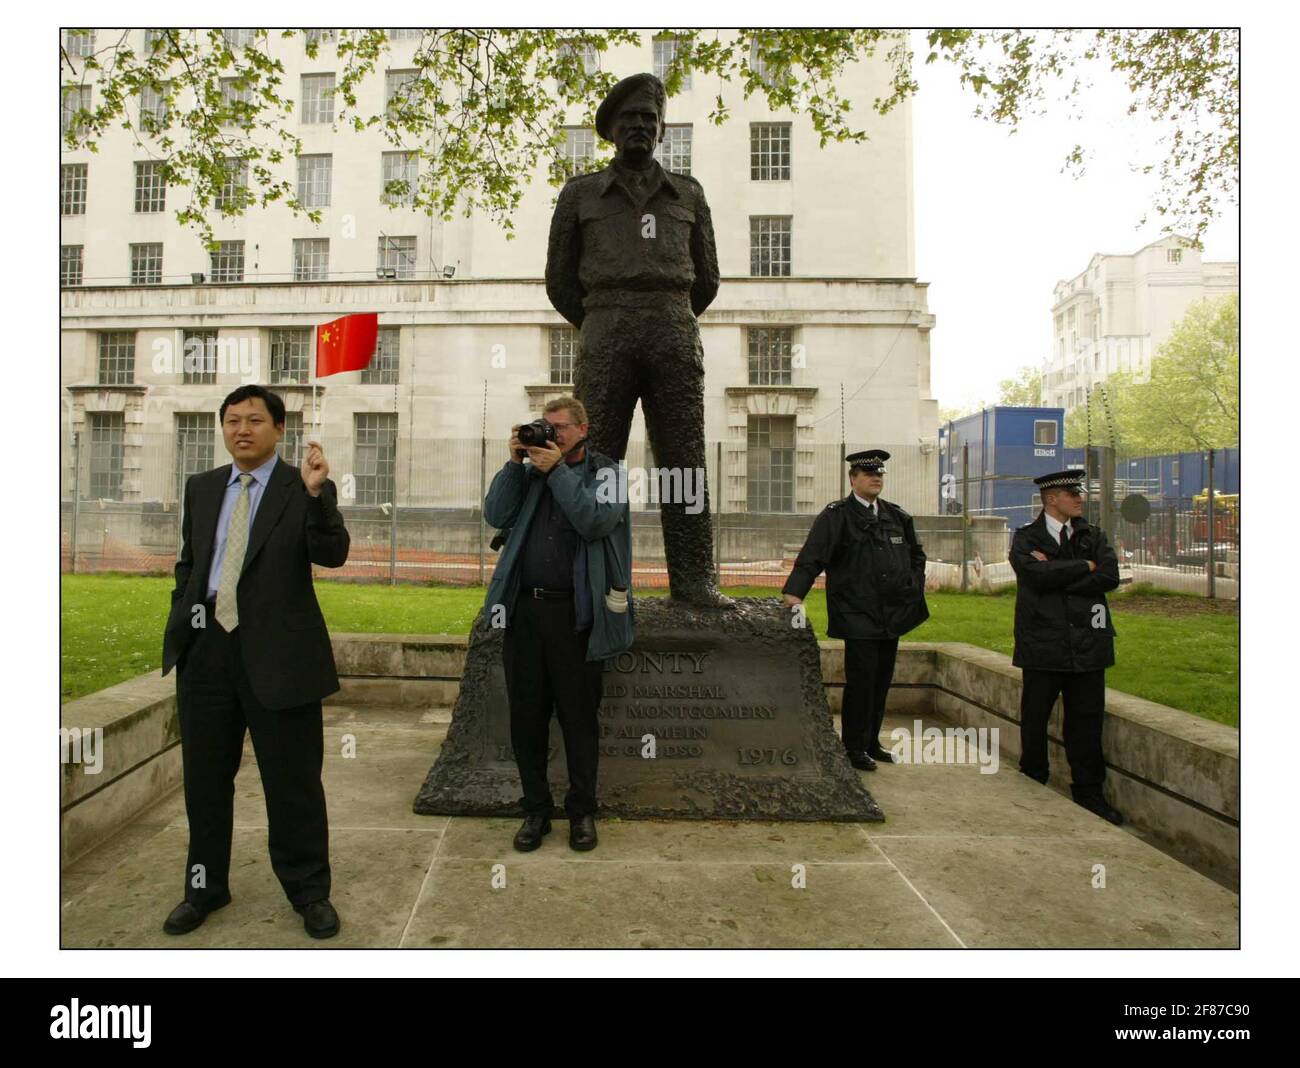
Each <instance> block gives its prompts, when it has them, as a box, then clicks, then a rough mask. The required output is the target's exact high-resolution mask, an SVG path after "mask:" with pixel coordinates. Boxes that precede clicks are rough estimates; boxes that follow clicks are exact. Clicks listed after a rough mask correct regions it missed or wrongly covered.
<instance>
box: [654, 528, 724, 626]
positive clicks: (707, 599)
mask: <svg viewBox="0 0 1300 1068" xmlns="http://www.w3.org/2000/svg"><path fill="white" fill-rule="evenodd" d="M660 508H661V511H660V516H659V518H660V522H661V523H662V525H663V532H664V556H665V558H666V559H667V561H668V586H669V591H670V599H671V600H672V601H673V602H674V603H675V604H680V605H684V606H687V607H690V608H735V607H736V602H735V601H734V600H732V599H731V598H730V597H728V596H727V595H726V594H724V593H721V592H719V590H718V587H717V586H716V585H714V582H713V525H712V523H711V522H710V520H709V508H708V504H707V503H706V504H705V506H704V508H703V510H702V511H700V512H698V513H696V514H695V515H691V514H689V513H688V512H687V511H686V508H685V505H682V504H663V505H661V506H660Z"/></svg>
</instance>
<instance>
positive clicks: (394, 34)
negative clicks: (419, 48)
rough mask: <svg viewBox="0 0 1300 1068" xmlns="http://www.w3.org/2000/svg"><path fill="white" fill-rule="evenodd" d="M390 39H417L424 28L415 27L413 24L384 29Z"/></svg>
mask: <svg viewBox="0 0 1300 1068" xmlns="http://www.w3.org/2000/svg"><path fill="white" fill-rule="evenodd" d="M384 32H385V33H386V34H388V39H389V40H390V41H418V40H419V39H420V37H421V36H422V35H423V33H424V30H422V29H417V28H415V27H413V26H398V27H397V28H396V29H392V30H389V29H385V30H384Z"/></svg>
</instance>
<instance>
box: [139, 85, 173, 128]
mask: <svg viewBox="0 0 1300 1068" xmlns="http://www.w3.org/2000/svg"><path fill="white" fill-rule="evenodd" d="M168 91H169V88H168V83H166V82H163V83H162V84H161V85H159V87H158V88H157V89H155V88H154V87H153V86H151V85H146V86H143V87H142V88H141V89H140V129H142V130H144V131H145V133H157V132H158V131H159V130H161V129H162V128H163V127H164V126H166V125H167V114H168V112H167V93H168Z"/></svg>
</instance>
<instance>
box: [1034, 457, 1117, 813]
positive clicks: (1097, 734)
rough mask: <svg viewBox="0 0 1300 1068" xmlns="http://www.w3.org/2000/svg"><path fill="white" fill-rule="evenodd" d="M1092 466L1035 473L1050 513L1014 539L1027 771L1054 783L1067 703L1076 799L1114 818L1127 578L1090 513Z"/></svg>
mask: <svg viewBox="0 0 1300 1068" xmlns="http://www.w3.org/2000/svg"><path fill="white" fill-rule="evenodd" d="M1083 478H1084V472H1083V471H1057V472H1055V473H1053V474H1050V475H1041V476H1039V477H1038V478H1036V479H1034V483H1035V484H1036V485H1037V486H1038V489H1039V494H1040V496H1041V498H1042V501H1043V510H1042V511H1041V512H1040V513H1039V514H1038V518H1037V519H1035V520H1034V521H1033V522H1032V523H1029V524H1027V525H1025V526H1023V527H1020V528H1019V529H1018V530H1017V531H1016V533H1015V536H1014V537H1013V538H1012V540H1011V566H1012V568H1013V569H1014V570H1015V572H1016V580H1017V588H1016V648H1015V655H1014V657H1013V658H1012V661H1011V662H1012V663H1013V664H1015V665H1016V667H1018V668H1020V669H1021V674H1022V676H1023V680H1024V681H1023V686H1022V689H1021V698H1020V770H1021V771H1022V772H1024V773H1025V774H1026V775H1028V776H1029V777H1030V778H1032V779H1037V780H1038V781H1039V782H1041V783H1046V782H1047V774H1048V766H1047V720H1048V717H1049V716H1050V715H1051V713H1052V705H1053V704H1055V703H1056V698H1057V695H1058V694H1059V695H1063V697H1064V702H1065V725H1064V731H1063V733H1064V735H1065V755H1066V758H1067V759H1068V760H1069V762H1070V774H1071V778H1072V780H1073V782H1072V784H1071V786H1070V790H1071V793H1072V794H1073V795H1074V800H1075V803H1076V804H1079V805H1082V806H1083V807H1084V808H1086V809H1088V810H1089V811H1090V812H1095V813H1096V814H1097V815H1098V816H1100V817H1102V819H1105V820H1109V821H1110V822H1111V823H1114V824H1120V823H1123V822H1124V820H1123V817H1122V816H1121V815H1120V814H1119V813H1118V812H1117V811H1116V810H1115V809H1114V808H1112V807H1111V806H1110V805H1109V804H1107V802H1106V799H1105V797H1104V796H1103V795H1102V784H1103V783H1104V782H1105V779H1106V762H1105V759H1104V758H1103V756H1102V750H1101V727H1102V716H1103V714H1104V712H1105V707H1106V668H1108V667H1110V666H1111V665H1112V664H1114V663H1115V627H1114V624H1113V623H1112V622H1111V618H1110V607H1109V606H1108V605H1107V604H1106V591H1107V590H1113V589H1115V587H1116V586H1118V585H1119V560H1118V559H1117V558H1116V556H1115V550H1114V549H1112V548H1111V547H1110V545H1109V543H1108V542H1107V541H1106V535H1105V534H1104V533H1103V532H1102V531H1101V530H1100V529H1099V528H1097V527H1094V526H1092V525H1091V524H1090V523H1089V522H1088V521H1087V520H1086V519H1084V518H1083V487H1082V480H1083Z"/></svg>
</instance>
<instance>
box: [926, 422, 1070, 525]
mask: <svg viewBox="0 0 1300 1068" xmlns="http://www.w3.org/2000/svg"><path fill="white" fill-rule="evenodd" d="M1064 440H1065V409H1064V408H1029V407H1024V408H1022V407H1016V406H1011V405H998V406H997V407H993V408H985V409H983V410H982V411H979V412H975V413H974V414H972V415H967V416H963V417H962V418H960V419H953V420H950V421H949V422H948V423H946V424H944V425H943V426H942V427H940V428H939V501H938V505H939V511H940V513H941V514H946V513H959V512H960V511H961V501H962V489H963V481H962V480H963V477H968V478H969V482H968V483H967V488H966V492H967V494H968V496H967V498H966V501H967V509H968V510H969V511H970V513H971V514H973V515H992V516H1001V517H1003V518H1005V519H1006V521H1007V527H1008V529H1010V530H1014V529H1015V528H1016V527H1018V526H1022V525H1024V524H1025V523H1028V522H1030V520H1032V519H1033V518H1034V516H1035V515H1037V513H1038V487H1037V486H1035V485H1034V482H1033V480H1034V479H1035V478H1037V477H1038V476H1039V475H1045V474H1048V473H1049V472H1052V471H1059V470H1061V468H1063V467H1065V466H1067V464H1068V461H1067V460H1066V459H1065V455H1064V454H1065V451H1066V450H1065V449H1064V447H1063V442H1064ZM963 446H968V447H969V452H968V456H969V458H970V460H969V462H970V471H969V475H968V476H967V473H966V472H963V471H962V449H963Z"/></svg>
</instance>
